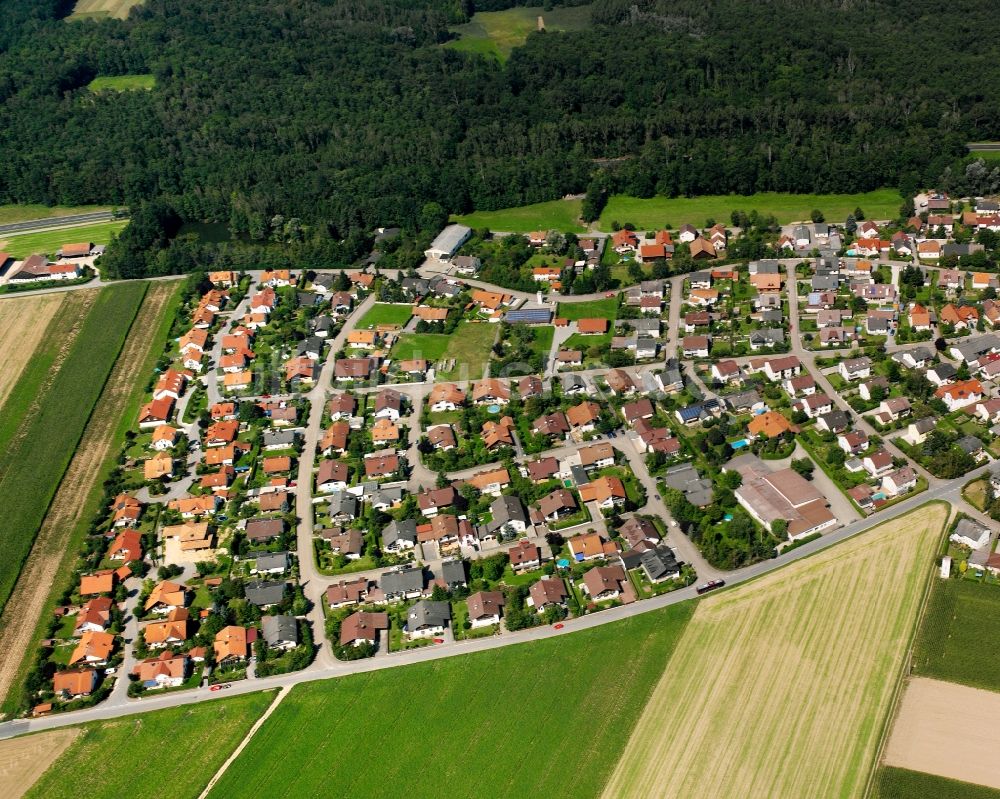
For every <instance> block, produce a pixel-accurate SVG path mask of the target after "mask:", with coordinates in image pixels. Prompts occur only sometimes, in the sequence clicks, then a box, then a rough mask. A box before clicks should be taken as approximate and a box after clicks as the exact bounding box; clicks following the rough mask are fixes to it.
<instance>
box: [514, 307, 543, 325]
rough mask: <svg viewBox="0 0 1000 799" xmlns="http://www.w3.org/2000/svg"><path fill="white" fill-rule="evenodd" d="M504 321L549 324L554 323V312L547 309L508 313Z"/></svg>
mask: <svg viewBox="0 0 1000 799" xmlns="http://www.w3.org/2000/svg"><path fill="white" fill-rule="evenodd" d="M504 319H505V321H507V322H528V323H535V324H547V323H548V322H551V321H552V311H549V310H546V309H545V308H529V309H524V310H520V311H507V314H506V316H504Z"/></svg>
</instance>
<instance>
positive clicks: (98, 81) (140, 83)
mask: <svg viewBox="0 0 1000 799" xmlns="http://www.w3.org/2000/svg"><path fill="white" fill-rule="evenodd" d="M154 86H156V77H155V76H153V75H149V74H146V75H115V76H113V77H105V78H94V79H93V80H92V81H91V82H90V83H88V84H87V88H88V89H90V90H91V91H92V92H95V93H96V92H105V91H110V92H128V91H135V90H136V89H152V88H153V87H154Z"/></svg>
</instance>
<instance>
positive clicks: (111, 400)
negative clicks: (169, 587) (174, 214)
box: [0, 282, 176, 698]
mask: <svg viewBox="0 0 1000 799" xmlns="http://www.w3.org/2000/svg"><path fill="white" fill-rule="evenodd" d="M175 289H176V284H175V283H172V282H170V283H151V284H150V287H149V290H148V291H147V293H146V296H145V298H144V299H143V302H142V305H141V306H140V308H139V313H138V315H137V316H136V318H135V321H134V322H133V324H132V328H131V330H130V332H129V335H128V338H127V339H126V341H125V346H124V347H123V349H122V352H121V354H120V355H119V357H118V360H117V361H116V362H115V365H114V367H113V368H112V370H111V374H110V376H109V377H108V382H107V384H106V385H105V386H104V390H103V391H102V392H101V396H100V398H99V399H98V401H97V405H96V407H95V408H94V413H93V415H92V416H91V418H90V421H89V422H88V423H87V427H86V429H85V430H84V432H83V438H82V439H81V441H80V446H79V447H77V450H76V453H75V454H74V455H73V460H72V461H70V464H69V468H68V469H67V471H66V475H65V476H64V477H63V480H62V482H61V483H60V484H59V489H58V490H57V491H56V495H55V498H54V499H53V500H52V505H51V507H50V508H49V512H48V514H46V516H45V521H44V522H42V527H41V529H40V530H39V532H38V537H37V538H36V539H35V544H34V546H33V547H32V549H31V554H30V555H29V556H28V560H27V562H26V563H25V565H24V569H23V570H22V571H21V576H20V578H19V579H18V581H17V585H16V586H15V587H14V592H13V593H12V594H11V598H10V600H9V601H8V602H7V606H6V607H7V609H8V611H7V612H5V613H4V614H3V616H2V617H0V652H7V653H26V654H27V656H29V657H30V656H32V654H33V653H31V652H28V649H29V648H30V643H31V638H32V635H33V633H34V631H35V629H36V628H37V627H38V624H39V619H40V616H41V613H42V610H43V608H44V607H45V602H46V600H47V599H48V596H49V594H50V592H51V590H52V586H53V580H54V579H55V578H56V576H57V572H58V571H59V565H60V563H61V561H62V559H63V557H64V556H65V555H66V547H67V544H68V541H69V538H70V535H71V534H72V532H73V529H74V528H75V526H76V525H77V523H78V522H79V521H80V516H81V513H82V511H83V507H84V505H85V503H86V500H87V497H88V495H89V494H90V491H91V489H92V488H93V487H94V484H95V481H96V480H97V478H98V477H99V475H100V469H101V465H102V464H103V463H104V461H105V460H106V459H107V457H108V455H109V454H110V452H111V448H112V447H113V446H114V445H115V444H116V443H117V442H115V441H114V440H113V439H114V436H113V434H114V431H115V428H116V427H117V425H118V421H119V419H120V417H121V412H122V408H123V407H124V405H125V404H126V403H127V401H128V397H129V394H130V393H131V392H132V389H133V388H134V387H135V385H136V384H137V383H138V381H139V380H140V379H142V377H143V375H141V374H140V370H141V369H142V368H143V365H144V361H145V358H146V353H147V352H148V349H149V345H150V341H149V336H150V335H152V332H153V331H155V330H156V328H157V325H158V323H159V320H160V316H161V314H162V313H163V309H164V306H165V305H166V304H167V301H168V300H169V299H170V296H171V295H172V294H173V292H174V291H175ZM69 557H72V555H69ZM13 609H16V611H17V612H16V613H14V612H10V611H12V610H13ZM20 669H21V659H20V658H19V657H16V656H15V657H4V658H2V659H0V698H2V697H6V696H7V694H8V692H9V691H10V690H11V689H12V688H13V689H14V690H17V688H18V687H17V686H15V685H14V680H15V678H16V677H17V675H18V673H19V671H20Z"/></svg>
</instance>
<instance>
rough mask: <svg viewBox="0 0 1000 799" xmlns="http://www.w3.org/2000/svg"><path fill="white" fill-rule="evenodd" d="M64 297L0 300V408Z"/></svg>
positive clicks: (41, 296)
mask: <svg viewBox="0 0 1000 799" xmlns="http://www.w3.org/2000/svg"><path fill="white" fill-rule="evenodd" d="M65 298H66V295H65V294H42V295H40V296H35V297H21V298H19V299H17V300H11V301H10V302H6V303H0V409H2V408H3V404H4V401H5V400H6V399H7V396H8V395H9V394H10V392H11V391H13V389H14V385H15V384H16V383H17V381H18V378H20V376H21V372H22V371H23V370H24V368H25V366H26V365H27V364H28V363H29V362H30V361H31V359H32V356H33V355H34V354H35V350H36V349H37V348H38V345H39V343H40V342H41V341H42V337H43V336H44V334H45V331H46V329H47V328H48V326H49V323H50V322H51V321H52V319H53V317H54V316H55V315H56V312H57V311H58V310H59V308H60V306H61V305H62V304H63V300H64V299H65Z"/></svg>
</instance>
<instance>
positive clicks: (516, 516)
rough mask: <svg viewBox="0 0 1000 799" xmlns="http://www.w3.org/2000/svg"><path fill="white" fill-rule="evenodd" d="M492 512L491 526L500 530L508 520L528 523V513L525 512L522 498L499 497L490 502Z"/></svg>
mask: <svg viewBox="0 0 1000 799" xmlns="http://www.w3.org/2000/svg"><path fill="white" fill-rule="evenodd" d="M490 513H492V514H493V521H492V522H490V525H489V527H492V528H493V529H495V530H499V529H500V528H501V527H503V526H504V525H505V524H507V523H508V522H523V523H524V524H527V523H528V514H527V513H526V512H525V510H524V505H522V504H521V500H520V499H518V498H517V497H511V496H503V497H497V498H496V499H495V500H493V502H491V503H490ZM494 525H495V526H494Z"/></svg>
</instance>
